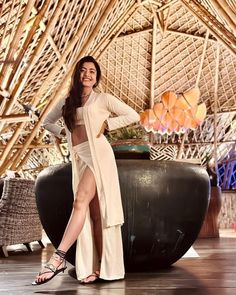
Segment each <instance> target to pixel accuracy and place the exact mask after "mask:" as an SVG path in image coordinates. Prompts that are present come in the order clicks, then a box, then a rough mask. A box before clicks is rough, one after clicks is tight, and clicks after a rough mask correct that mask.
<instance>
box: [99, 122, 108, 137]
mask: <svg viewBox="0 0 236 295" xmlns="http://www.w3.org/2000/svg"><path fill="white" fill-rule="evenodd" d="M106 130H108V124H107V121H104V122H103V123H102V127H101V129H100V131H99V133H98V135H97V138H98V137H100V136H101V134H104V133H105V131H106Z"/></svg>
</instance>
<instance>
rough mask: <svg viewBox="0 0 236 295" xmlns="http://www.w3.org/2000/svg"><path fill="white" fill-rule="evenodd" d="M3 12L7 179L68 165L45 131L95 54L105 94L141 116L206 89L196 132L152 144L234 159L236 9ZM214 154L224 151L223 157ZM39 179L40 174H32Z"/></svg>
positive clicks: (185, 5)
mask: <svg viewBox="0 0 236 295" xmlns="http://www.w3.org/2000/svg"><path fill="white" fill-rule="evenodd" d="M2 3H3V4H1V6H0V16H1V18H0V130H1V131H0V157H1V159H0V163H1V165H0V166H1V168H0V170H1V171H0V173H1V174H4V172H5V170H6V169H11V170H21V169H23V170H22V171H24V173H25V174H27V171H29V173H31V174H32V173H37V172H38V171H40V170H41V169H42V168H43V167H45V166H48V165H51V164H53V163H56V162H61V161H62V160H65V157H63V156H62V155H61V153H63V152H64V151H63V150H61V149H63V146H57V145H55V144H54V141H53V139H52V137H51V136H50V135H49V134H48V133H46V132H45V131H44V130H43V129H42V128H41V127H40V125H41V122H42V120H43V119H44V118H45V115H46V114H47V113H48V111H49V110H50V108H51V107H52V106H53V105H54V104H55V103H56V102H57V101H58V100H59V99H61V98H62V97H63V96H65V95H66V93H67V89H68V85H69V82H70V77H71V73H72V70H73V66H74V64H75V62H76V61H77V60H78V59H79V58H80V57H82V56H84V55H87V54H89V55H93V56H94V57H95V58H97V59H98V61H99V62H100V64H101V66H102V70H103V80H102V84H101V89H102V90H104V91H107V92H109V93H112V94H114V95H115V96H117V97H119V98H120V99H122V100H124V101H125V102H126V103H128V104H129V105H131V106H132V107H133V108H135V109H136V110H137V111H138V112H140V111H141V110H144V109H145V108H148V107H149V106H150V105H152V104H153V103H154V102H157V101H158V100H160V95H161V94H162V93H163V92H164V91H166V90H173V91H175V92H176V93H181V92H184V91H186V90H188V89H190V88H192V87H195V86H197V87H199V89H200V91H201V97H200V100H201V101H202V102H205V103H206V105H207V117H206V119H205V121H204V123H203V124H202V125H201V126H200V127H199V128H198V129H196V130H195V131H189V132H188V133H187V134H185V135H184V136H183V135H172V136H168V135H166V136H159V135H155V136H153V138H152V141H153V144H176V145H177V146H178V149H179V157H182V158H199V159H201V160H202V159H204V158H205V157H206V155H208V154H210V155H214V156H216V157H217V159H218V162H219V163H221V162H222V161H226V160H227V161H228V158H229V157H231V158H232V159H235V140H236V135H235V129H236V123H235V113H236V103H235V101H236V78H235V76H236V58H235V56H236V4H235V1H234V0H226V1H225V0H192V1H189V0H179V1H178V0H143V1H142V0H137V1H134V0H126V1H124V0H109V1H108V0H91V1H85V0H84V1H78V0H58V1H55V0H44V1H43V0H28V1H27V0H24V1H23V0H14V1H9V0H4V1H3V2H2ZM214 147H215V148H214ZM33 171H34V172H33Z"/></svg>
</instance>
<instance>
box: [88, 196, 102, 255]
mask: <svg viewBox="0 0 236 295" xmlns="http://www.w3.org/2000/svg"><path fill="white" fill-rule="evenodd" d="M89 208H90V216H91V219H92V221H93V234H94V242H95V247H96V250H97V254H98V258H99V260H101V258H102V220H101V212H100V206H99V200H98V195H97V193H96V194H95V196H94V198H93V199H92V201H91V202H90V204H89Z"/></svg>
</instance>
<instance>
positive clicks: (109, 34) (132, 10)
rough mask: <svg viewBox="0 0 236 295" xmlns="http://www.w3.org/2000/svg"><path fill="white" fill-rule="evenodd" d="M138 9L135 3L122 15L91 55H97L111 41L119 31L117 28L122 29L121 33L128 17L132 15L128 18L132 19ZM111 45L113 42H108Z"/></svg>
mask: <svg viewBox="0 0 236 295" xmlns="http://www.w3.org/2000/svg"><path fill="white" fill-rule="evenodd" d="M137 9H138V6H137V3H136V2H135V3H134V4H133V5H132V6H131V7H130V8H129V9H128V10H127V11H126V12H125V13H124V14H123V15H121V17H120V18H119V19H118V20H117V22H115V23H114V25H113V26H112V27H111V29H110V30H109V31H108V32H107V33H106V34H105V35H104V37H103V38H102V39H101V41H100V42H99V43H98V44H97V45H96V46H95V48H94V49H93V50H92V52H91V55H95V54H97V52H98V51H99V49H100V48H101V47H102V45H103V44H104V43H106V42H107V40H109V39H110V38H111V36H112V35H113V34H114V32H115V31H117V28H119V27H120V29H119V30H118V32H120V31H121V30H122V28H123V25H124V19H125V18H126V16H127V15H129V14H130V16H129V17H128V19H130V17H131V16H132V15H133V14H134V13H135V12H136V11H137ZM126 22H127V20H126ZM122 24H123V25H122ZM118 34H119V33H118ZM118 34H117V33H116V34H115V36H114V37H113V38H112V40H114V38H117V36H118ZM110 43H111V42H108V44H109V45H110ZM109 45H106V46H105V48H103V50H102V52H101V53H100V54H99V56H98V58H100V57H101V55H102V53H103V52H104V51H105V50H106V49H107V47H108V46H109Z"/></svg>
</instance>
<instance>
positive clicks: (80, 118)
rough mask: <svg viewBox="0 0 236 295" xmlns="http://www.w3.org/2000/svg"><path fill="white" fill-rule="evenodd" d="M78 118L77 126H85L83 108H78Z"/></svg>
mask: <svg viewBox="0 0 236 295" xmlns="http://www.w3.org/2000/svg"><path fill="white" fill-rule="evenodd" d="M77 118H78V120H76V122H75V125H84V117H83V107H79V108H77Z"/></svg>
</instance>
